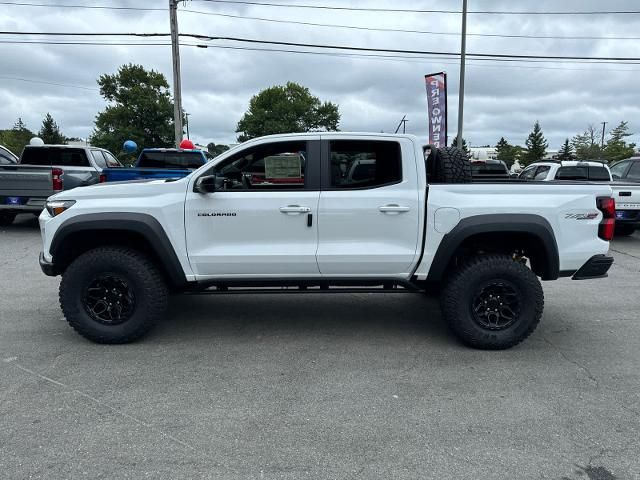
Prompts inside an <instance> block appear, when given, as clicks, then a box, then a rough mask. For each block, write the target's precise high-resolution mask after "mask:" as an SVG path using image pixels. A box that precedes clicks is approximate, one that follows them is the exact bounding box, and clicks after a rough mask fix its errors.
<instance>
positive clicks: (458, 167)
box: [434, 147, 471, 183]
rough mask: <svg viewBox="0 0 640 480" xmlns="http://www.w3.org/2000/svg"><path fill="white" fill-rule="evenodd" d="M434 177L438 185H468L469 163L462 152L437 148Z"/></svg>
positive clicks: (458, 149)
mask: <svg viewBox="0 0 640 480" xmlns="http://www.w3.org/2000/svg"><path fill="white" fill-rule="evenodd" d="M435 162H436V164H435V172H434V173H435V176H436V181H437V182H439V183H470V182H471V163H470V162H469V159H468V158H467V154H466V152H465V151H464V150H462V149H460V148H456V147H444V148H439V149H438V151H437V155H436V158H435Z"/></svg>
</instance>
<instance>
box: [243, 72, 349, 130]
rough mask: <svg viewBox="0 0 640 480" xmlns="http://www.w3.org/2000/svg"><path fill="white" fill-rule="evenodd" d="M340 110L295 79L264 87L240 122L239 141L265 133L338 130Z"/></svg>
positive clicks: (251, 102) (252, 99) (253, 99)
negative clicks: (322, 100) (284, 83)
mask: <svg viewBox="0 0 640 480" xmlns="http://www.w3.org/2000/svg"><path fill="white" fill-rule="evenodd" d="M339 123H340V112H339V111H338V106H337V105H335V104H333V103H331V102H324V103H323V102H321V101H320V99H319V98H318V97H315V96H313V95H312V94H311V92H310V91H309V89H308V88H306V87H303V86H302V85H298V84H297V83H294V82H287V84H286V85H284V86H283V85H276V86H273V87H269V88H267V89H265V90H262V91H261V92H260V93H258V94H257V95H255V96H254V97H253V98H251V101H250V102H249V110H247V112H246V113H245V114H244V115H243V117H242V118H241V119H240V121H239V122H238V125H237V127H236V132H237V133H239V134H240V135H239V136H238V141H240V142H244V141H246V140H250V139H252V138H255V137H260V136H262V135H270V134H274V133H296V132H309V131H321V130H327V131H334V130H338V124H339Z"/></svg>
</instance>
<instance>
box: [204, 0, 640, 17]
mask: <svg viewBox="0 0 640 480" xmlns="http://www.w3.org/2000/svg"><path fill="white" fill-rule="evenodd" d="M200 1H202V2H210V3H226V4H236V5H255V6H263V7H283V8H312V9H320V10H348V11H355V12H397V13H446V14H460V13H462V11H460V10H435V9H426V10H425V9H411V8H375V7H337V6H331V5H308V4H286V3H274V2H254V1H247V0H200ZM468 13H475V14H484V15H632V14H638V13H640V10H597V11H596V10H590V11H581V12H580V11H575V12H567V11H546V12H545V11H515V12H514V11H508V10H469V12H468Z"/></svg>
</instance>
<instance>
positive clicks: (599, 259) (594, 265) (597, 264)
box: [571, 255, 613, 280]
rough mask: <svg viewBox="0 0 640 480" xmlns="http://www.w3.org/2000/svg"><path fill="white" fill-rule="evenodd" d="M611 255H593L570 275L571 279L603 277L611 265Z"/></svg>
mask: <svg viewBox="0 0 640 480" xmlns="http://www.w3.org/2000/svg"><path fill="white" fill-rule="evenodd" d="M612 264H613V257H610V256H609V255H594V256H593V257H591V258H590V259H589V260H587V263H585V264H584V265H583V266H582V267H580V269H579V270H578V271H577V272H576V273H575V274H574V275H573V277H571V278H572V279H573V280H587V279H589V278H605V277H607V276H608V275H607V272H608V271H609V268H611V265H612Z"/></svg>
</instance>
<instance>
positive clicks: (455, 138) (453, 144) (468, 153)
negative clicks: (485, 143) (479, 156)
mask: <svg viewBox="0 0 640 480" xmlns="http://www.w3.org/2000/svg"><path fill="white" fill-rule="evenodd" d="M451 146H452V147H456V148H462V150H464V151H465V153H466V154H467V157H468V158H471V150H469V147H468V146H467V140H466V139H465V138H464V137H462V147H458V136H457V135H456V136H455V137H454V139H453V142H452V143H451Z"/></svg>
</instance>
